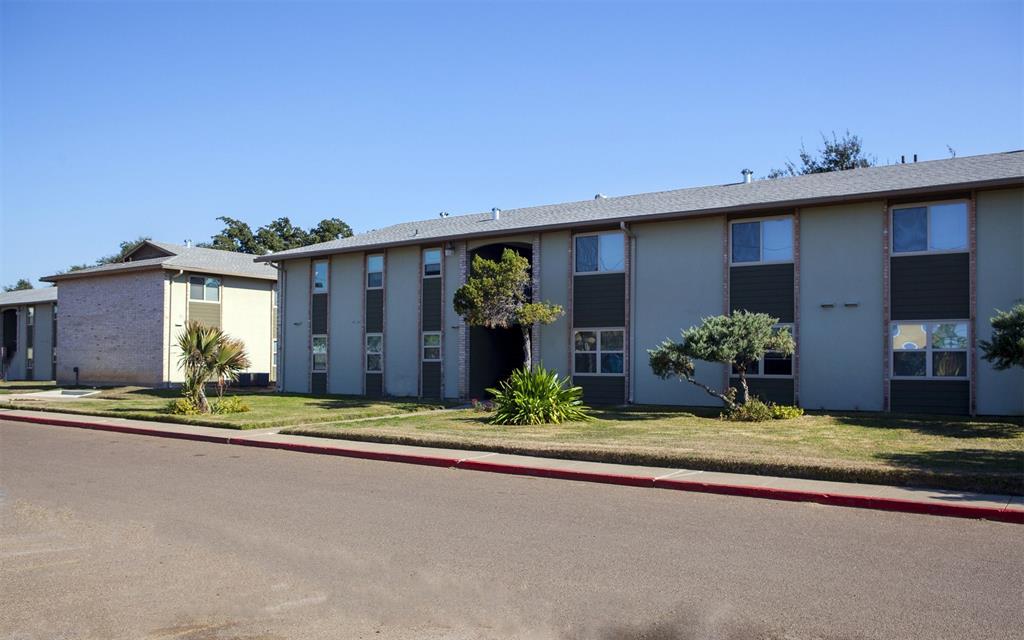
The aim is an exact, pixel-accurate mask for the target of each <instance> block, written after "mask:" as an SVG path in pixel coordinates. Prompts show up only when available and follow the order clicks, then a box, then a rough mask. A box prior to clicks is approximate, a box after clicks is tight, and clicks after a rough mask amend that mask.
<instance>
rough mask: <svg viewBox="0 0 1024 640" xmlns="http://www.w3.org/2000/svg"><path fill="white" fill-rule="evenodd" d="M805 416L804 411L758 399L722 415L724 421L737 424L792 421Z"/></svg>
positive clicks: (752, 399) (753, 399) (739, 405)
mask: <svg viewBox="0 0 1024 640" xmlns="http://www.w3.org/2000/svg"><path fill="white" fill-rule="evenodd" d="M802 415H804V410H803V409H801V408H800V407H794V406H792V405H788V404H775V403H774V402H769V403H767V404H765V403H764V402H761V400H760V399H758V398H751V399H750V400H748V401H747V403H746V404H738V405H736V408H735V409H733V410H732V411H727V412H725V413H723V414H722V419H723V420H735V421H737V422H766V421H768V420H792V419H793V418H799V417H800V416H802Z"/></svg>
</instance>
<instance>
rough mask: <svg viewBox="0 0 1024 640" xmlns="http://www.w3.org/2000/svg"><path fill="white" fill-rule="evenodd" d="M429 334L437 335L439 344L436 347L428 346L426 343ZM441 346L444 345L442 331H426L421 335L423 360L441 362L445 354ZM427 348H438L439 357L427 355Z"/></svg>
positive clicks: (421, 355) (421, 356)
mask: <svg viewBox="0 0 1024 640" xmlns="http://www.w3.org/2000/svg"><path fill="white" fill-rule="evenodd" d="M427 336H437V346H436V347H434V346H430V347H428V346H427V344H426V338H427ZM441 346H442V338H441V332H440V331H424V332H423V333H422V334H421V335H420V360H421V361H423V362H441V360H442V359H443V355H444V354H442V353H441ZM427 349H437V357H436V358H428V357H427Z"/></svg>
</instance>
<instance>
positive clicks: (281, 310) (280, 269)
mask: <svg viewBox="0 0 1024 640" xmlns="http://www.w3.org/2000/svg"><path fill="white" fill-rule="evenodd" d="M267 262H268V263H269V264H272V265H273V266H274V267H275V268H276V269H277V354H276V355H277V371H276V372H275V373H276V378H277V380H275V381H274V386H275V387H276V389H277V392H278V393H283V392H284V388H285V387H284V373H285V370H286V369H287V368H288V367H286V366H285V363H284V332H285V324H284V323H285V310H286V305H285V300H286V297H285V287H286V286H287V282H286V280H287V274H286V272H285V270H284V265H283V263H281V262H273V261H270V260H268V261H267Z"/></svg>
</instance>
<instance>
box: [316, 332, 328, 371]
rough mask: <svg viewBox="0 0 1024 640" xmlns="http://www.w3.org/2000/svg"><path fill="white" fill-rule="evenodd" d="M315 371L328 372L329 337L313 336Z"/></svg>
mask: <svg viewBox="0 0 1024 640" xmlns="http://www.w3.org/2000/svg"><path fill="white" fill-rule="evenodd" d="M313 371H315V372H318V371H327V336H325V335H320V336H313Z"/></svg>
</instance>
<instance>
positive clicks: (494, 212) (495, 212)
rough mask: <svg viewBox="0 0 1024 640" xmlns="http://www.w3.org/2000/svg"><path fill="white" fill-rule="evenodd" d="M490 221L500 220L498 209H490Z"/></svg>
mask: <svg viewBox="0 0 1024 640" xmlns="http://www.w3.org/2000/svg"><path fill="white" fill-rule="evenodd" d="M491 220H501V209H499V208H498V207H494V208H493V209H491Z"/></svg>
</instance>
